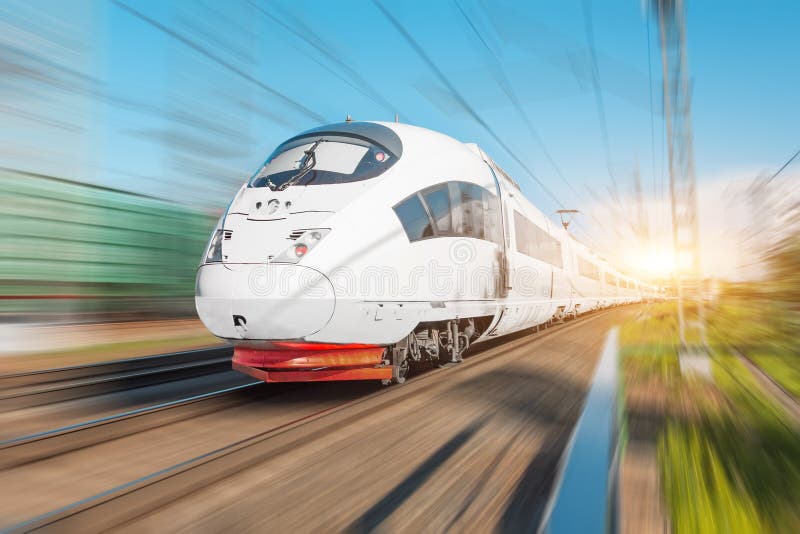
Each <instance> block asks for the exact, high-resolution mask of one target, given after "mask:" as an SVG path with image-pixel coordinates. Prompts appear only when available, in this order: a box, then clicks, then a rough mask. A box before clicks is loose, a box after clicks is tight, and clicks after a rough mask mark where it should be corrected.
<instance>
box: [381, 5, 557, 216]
mask: <svg viewBox="0 0 800 534" xmlns="http://www.w3.org/2000/svg"><path fill="white" fill-rule="evenodd" d="M373 3H374V4H375V6H376V7H377V8H378V10H379V11H380V12H381V13H383V15H384V16H385V17H386V18H387V19H388V20H389V22H390V23H391V24H392V26H394V28H395V29H396V30H397V31H398V33H400V35H401V36H402V37H403V38H404V39H405V40H406V42H407V43H408V45H409V46H410V47H411V48H412V49H413V50H414V52H415V53H416V54H417V55H418V56H419V57H420V59H422V61H423V62H424V63H425V64H426V65H427V66H428V68H429V69H430V70H431V71H432V72H433V73H434V74H435V75H436V77H437V78H438V79H439V81H440V82H441V83H442V84H443V85H444V86H445V88H447V90H448V91H449V92H450V93H451V95H452V96H453V97H454V98H455V99H456V101H457V102H458V103H459V105H461V107H462V108H463V109H464V111H466V112H467V113H468V114H469V116H470V117H472V119H473V120H474V121H475V122H477V123H478V124H479V125H481V126H482V127H483V129H484V130H486V132H487V133H488V134H489V135H490V136H491V137H492V139H494V140H495V142H497V144H498V145H500V147H502V148H503V150H504V151H505V152H506V153H508V155H509V156H511V158H512V159H513V160H514V161H516V162H517V164H519V166H520V167H522V168H523V169H524V170H525V172H527V174H528V176H529V177H530V178H531V179H533V180H534V181H535V182H536V183H537V184H538V185H539V187H540V188H541V189H542V190H543V191H544V192H545V193H546V194H547V196H548V197H550V198H551V199H552V200H553V201H554V202H555V204H556V205H557V206H558V207H559V208H563V207H564V205H563V203H562V202H561V201H560V200H559V199H558V197H556V195H555V194H554V193H553V192H552V191H551V190H550V189H549V188H548V187H547V186H546V185H545V184H544V182H542V180H541V179H540V178H539V177H538V176H537V175H536V174H535V173H534V172H533V171H532V170H531V169H530V167H528V165H527V164H526V163H525V162H524V161H522V160H521V159H520V158H519V156H517V155H516V153H515V152H514V151H513V150H511V148H510V147H509V146H508V145H507V144H506V143H505V141H503V139H502V138H501V137H500V136H499V135H497V134H496V133H495V131H494V130H493V129H492V127H491V126H489V124H488V123H487V122H486V121H485V120H484V119H483V118H482V117H481V116H480V115H479V114H478V113H477V112H476V111H475V109H474V108H473V107H472V106H471V105H470V104H469V102H467V100H466V99H465V98H464V96H463V95H462V94H461V92H460V91H459V90H458V89H456V87H455V86H453V84H452V83H451V82H450V80H448V79H447V76H445V75H444V73H442V71H441V70H440V69H439V68H438V67H437V66H436V63H434V62H433V60H432V59H431V58H430V56H428V54H427V53H425V51H424V50H423V49H422V47H421V46H420V45H419V43H417V41H416V40H415V39H414V37H413V36H412V35H411V34H410V33H409V32H408V30H407V29H406V28H405V26H403V25H402V24H401V23H400V21H399V20H397V18H396V17H395V16H394V15H392V14H391V12H389V10H388V9H386V7H385V6H384V5H383V4H382V3H381V2H380V1H379V0H373Z"/></svg>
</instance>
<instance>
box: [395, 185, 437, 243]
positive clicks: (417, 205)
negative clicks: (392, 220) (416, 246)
mask: <svg viewBox="0 0 800 534" xmlns="http://www.w3.org/2000/svg"><path fill="white" fill-rule="evenodd" d="M394 211H395V213H396V214H397V218H398V219H400V223H401V224H402V225H403V230H405V231H406V235H407V236H408V240H409V241H417V240H419V239H422V238H424V237H431V236H432V235H433V227H432V225H431V220H430V218H429V217H428V212H427V211H425V207H424V206H423V205H422V202H421V201H420V199H419V196H418V195H414V196H413V197H410V198H408V199H407V200H405V201H403V202H401V203H400V204H398V205H397V206H395V207H394Z"/></svg>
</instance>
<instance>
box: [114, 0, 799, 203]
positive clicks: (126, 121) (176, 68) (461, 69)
mask: <svg viewBox="0 0 800 534" xmlns="http://www.w3.org/2000/svg"><path fill="white" fill-rule="evenodd" d="M712 4H717V6H714V5H712ZM128 5H130V6H132V7H133V8H134V9H135V10H136V11H138V12H140V13H141V14H142V15H144V16H146V17H148V18H150V19H152V20H154V21H156V22H157V23H158V24H161V25H163V27H165V28H167V29H170V30H173V31H175V32H178V34H179V35H181V36H184V37H186V38H187V39H190V40H191V41H192V42H194V43H196V44H198V45H199V46H201V47H203V48H204V49H205V50H206V51H209V52H211V53H213V54H214V56H215V57H216V58H218V59H222V60H223V61H224V62H225V63H227V64H229V65H233V66H234V67H235V68H236V69H240V70H242V71H245V72H247V73H249V74H250V75H251V76H252V77H253V78H255V79H257V80H260V81H262V82H263V83H264V84H268V85H269V86H271V87H273V88H274V89H275V90H277V91H280V92H281V93H283V94H285V95H287V96H289V97H291V98H292V99H293V100H295V101H296V102H298V103H300V104H302V105H303V106H305V107H306V108H309V109H310V110H312V111H313V112H314V113H315V114H317V115H321V116H322V117H324V118H325V119H326V120H330V121H336V120H341V119H342V118H344V116H345V115H347V114H351V115H352V116H354V117H355V118H357V119H367V120H369V119H381V120H387V119H391V118H392V116H393V111H392V109H394V110H396V111H398V112H399V113H400V114H401V119H402V120H404V121H408V122H412V123H414V124H418V125H421V126H426V127H429V128H433V129H437V130H441V131H443V132H445V133H448V134H450V135H452V136H454V137H457V138H459V139H462V140H465V141H477V142H478V143H480V144H481V145H483V146H484V147H485V148H486V149H487V150H488V151H489V152H490V153H491V154H492V155H493V156H494V157H495V159H497V160H498V161H500V162H501V164H503V165H504V166H505V167H506V168H507V169H508V170H509V171H510V172H511V173H512V174H514V175H515V176H516V177H517V180H518V181H519V182H520V183H521V184H523V187H524V188H525V189H526V192H527V193H528V194H529V196H530V197H531V198H532V199H533V200H535V201H536V202H537V204H539V205H541V206H542V208H543V209H544V210H545V211H551V210H552V209H555V207H556V206H555V202H554V201H553V200H552V199H551V198H549V197H548V196H547V195H546V194H545V193H543V192H542V190H541V189H540V188H539V187H538V186H537V185H536V184H535V183H534V182H533V181H532V180H531V179H529V178H527V177H526V174H527V173H526V172H525V171H523V170H522V169H521V167H520V166H519V165H518V164H517V163H516V162H515V161H514V159H513V158H512V157H511V156H510V155H509V154H508V153H507V152H506V151H505V150H503V149H502V148H501V147H500V146H499V145H498V143H497V142H496V141H495V140H494V139H493V138H492V136H491V135H490V134H489V133H487V132H486V130H485V129H484V128H482V127H481V126H480V125H479V124H477V123H476V122H475V121H474V120H473V118H472V117H471V116H470V115H469V114H468V113H467V112H465V111H464V110H463V109H462V108H461V107H460V106H459V104H458V102H457V101H455V100H454V99H453V96H452V94H451V93H450V92H449V91H448V89H447V88H446V87H445V86H444V85H442V83H441V82H440V81H439V79H438V78H437V75H436V74H434V72H433V71H431V69H430V68H429V66H428V65H427V64H426V63H425V62H424V61H423V60H422V59H420V57H419V56H418V55H416V53H415V52H414V50H413V49H412V48H411V47H410V46H409V44H408V43H407V42H406V41H405V40H404V39H403V37H402V36H401V35H400V33H398V31H397V30H396V29H395V28H394V27H393V26H392V24H391V23H390V22H389V21H388V19H387V18H386V17H385V16H384V15H383V14H382V13H381V12H380V11H379V10H378V9H376V8H375V6H374V5H373V4H372V3H371V2H366V1H343V2H317V1H313V2H312V1H306V2H270V3H266V2H260V3H258V5H259V6H261V7H262V8H263V9H264V10H265V11H268V12H269V13H271V14H273V15H274V17H276V18H277V19H279V20H281V21H283V22H284V23H285V24H288V25H289V26H291V27H292V28H295V29H296V31H298V32H299V33H301V34H303V33H304V32H305V35H308V38H309V39H311V40H312V42H313V43H317V44H319V45H320V46H322V47H323V48H324V49H325V50H327V51H329V52H330V56H328V55H325V54H324V53H321V52H320V51H319V50H316V49H314V48H313V46H312V45H310V44H309V43H308V42H304V41H303V40H302V39H301V38H299V37H298V36H297V35H296V34H293V33H291V32H290V31H289V30H287V29H286V28H285V27H283V26H281V25H280V24H279V23H277V22H275V21H274V20H272V19H270V18H269V17H268V16H266V15H265V14H263V13H261V12H259V11H258V10H257V9H255V8H254V7H253V6H252V5H250V4H248V3H241V4H238V3H231V5H230V6H228V5H227V4H226V5H224V8H223V4H215V3H213V2H208V3H205V5H201V4H197V5H193V4H190V3H186V2H183V3H179V4H177V6H176V5H172V6H171V5H168V4H166V3H160V2H142V1H130V2H128ZM587 5H588V6H589V9H590V11H591V24H592V28H593V31H594V41H595V49H596V52H597V61H598V74H599V85H600V88H601V92H602V103H603V108H604V112H605V116H606V124H607V131H608V146H609V155H610V162H611V170H612V173H613V175H614V177H615V179H616V180H617V182H618V184H619V186H620V189H622V190H624V189H626V188H628V189H629V188H630V187H631V184H632V172H633V169H634V167H635V166H636V165H637V163H638V165H639V168H640V170H641V173H642V179H643V182H644V186H645V189H646V190H647V188H648V186H649V187H650V188H651V189H652V187H653V169H655V171H656V187H657V186H658V182H659V180H661V177H662V172H663V171H662V159H663V121H662V116H661V113H660V109H661V90H660V87H661V85H660V84H661V76H660V72H661V63H660V56H659V55H658V54H659V49H658V42H657V40H656V39H657V28H656V27H655V25H653V26H651V32H650V38H651V50H650V51H651V54H652V57H651V66H649V65H648V40H647V39H648V35H647V13H646V11H645V10H644V9H643V8H642V6H641V4H640V3H639V2H636V1H614V2H608V1H604V2H583V1H564V2H473V1H469V0H462V1H461V6H462V7H463V10H464V12H466V13H467V15H468V16H469V17H470V19H471V20H472V21H473V24H474V25H475V27H476V28H477V29H478V31H479V32H480V34H481V37H482V38H483V39H484V40H485V41H486V43H487V44H488V45H489V46H488V48H487V47H484V46H483V45H482V44H481V42H480V41H479V38H478V37H477V35H476V34H475V33H474V32H473V30H472V29H471V28H470V27H469V25H468V23H467V21H466V20H465V19H464V17H463V16H462V14H461V12H460V11H459V10H458V8H457V7H456V4H455V2H450V1H443V2H420V1H406V2H386V3H385V6H386V7H387V9H388V10H389V11H390V12H391V13H392V14H393V16H395V17H396V19H397V20H398V21H400V23H401V24H402V25H404V26H405V28H406V29H407V30H408V32H409V33H410V34H411V35H412V37H413V39H414V40H416V41H417V42H418V43H419V45H420V46H421V47H422V48H423V49H424V50H425V52H426V53H427V54H428V55H429V57H430V59H431V61H433V62H434V63H435V65H436V66H437V68H439V69H440V70H441V72H442V73H443V74H444V75H445V76H446V77H447V79H448V80H449V81H450V83H451V84H452V85H453V86H454V87H455V88H456V89H457V91H458V92H459V93H461V94H462V95H463V98H464V99H465V100H467V101H468V102H469V104H470V105H471V107H472V108H473V109H474V110H475V112H476V113H477V114H478V115H479V116H481V117H482V118H483V119H484V120H485V121H486V122H488V123H489V124H490V126H491V128H492V129H493V130H494V131H495V132H496V134H497V135H498V136H499V137H500V138H502V139H503V141H504V142H505V143H506V144H507V145H508V146H509V147H510V148H511V149H512V150H513V151H514V152H515V153H516V155H517V156H518V157H519V158H520V159H521V160H523V161H524V162H525V163H526V164H527V165H528V167H529V168H530V169H532V170H533V172H534V173H536V175H537V176H538V177H539V178H540V179H541V180H542V181H544V182H545V183H546V184H547V185H548V187H549V188H550V189H551V190H552V191H553V192H554V194H555V196H556V197H557V198H558V199H559V200H560V201H561V202H562V203H563V204H564V205H569V207H580V206H576V204H579V203H580V202H581V200H582V199H581V198H580V197H576V195H575V194H574V193H572V191H571V190H570V188H569V186H567V185H566V184H565V183H564V182H563V181H562V180H561V178H560V177H559V176H558V172H557V170H556V168H555V167H554V166H553V165H551V164H550V162H549V161H548V158H547V157H546V155H545V154H544V153H543V150H542V147H541V146H540V145H539V144H538V143H537V142H535V140H534V138H533V137H532V136H531V133H530V131H529V129H528V128H527V127H526V125H525V122H524V121H523V120H521V119H520V117H519V114H518V113H517V112H516V110H515V108H514V106H513V105H512V103H511V102H510V101H509V99H508V98H507V96H506V95H505V94H504V92H503V89H502V88H501V86H500V85H498V83H497V82H496V80H495V78H494V77H493V76H492V72H495V71H497V70H498V69H499V70H500V72H501V73H502V75H504V76H506V77H507V79H508V80H509V84H510V87H511V88H512V91H513V92H514V93H515V94H516V96H517V97H518V98H519V100H520V102H521V104H522V106H523V108H524V110H525V112H526V114H527V115H528V117H529V118H530V121H531V123H532V124H533V125H534V127H535V129H536V130H537V132H538V134H539V136H540V138H541V139H542V141H543V143H544V145H545V148H546V149H547V150H548V151H549V153H550V155H551V156H552V159H553V160H554V161H555V162H556V165H557V166H558V169H560V171H561V174H563V175H564V177H565V178H566V179H567V181H568V182H569V183H570V185H572V187H573V188H574V189H576V190H578V191H579V193H581V194H583V193H584V188H585V187H586V186H589V187H591V188H593V189H595V190H598V191H603V190H604V188H605V187H606V186H608V185H609V184H610V183H611V177H610V175H609V172H608V170H607V165H606V160H607V154H606V150H605V148H604V146H605V145H604V141H603V136H602V133H601V123H600V120H599V116H598V115H599V109H598V104H597V97H596V94H595V92H594V87H593V84H592V76H591V69H592V63H591V55H590V54H589V48H588V45H587V39H588V36H587V29H586V28H587V20H586V16H585V11H584V9H585V6H587ZM721 5H722V4H718V3H712V2H694V3H692V2H690V3H689V6H690V7H689V12H688V41H689V62H690V68H691V74H692V79H693V112H694V134H695V153H696V164H697V174H698V176H699V177H700V179H701V180H702V179H703V177H705V176H708V175H719V174H721V173H725V172H727V171H728V170H733V169H740V168H746V169H760V168H771V167H776V166H778V165H779V164H780V162H781V161H782V160H783V159H785V158H786V157H787V155H788V154H789V153H790V152H791V151H792V150H793V149H794V148H795V147H796V145H797V144H798V143H800V139H798V136H797V135H796V134H795V132H796V131H797V124H798V119H800V105H799V104H800V102H798V96H797V94H798V91H797V87H798V86H800V84H798V81H800V68H799V67H800V55H799V54H798V52H799V51H800V38H799V37H798V34H797V25H798V22H800V5H798V4H796V3H793V2H769V3H747V2H732V3H731V2H729V3H726V6H725V8H724V9H720V7H719V6H721ZM214 6H216V7H214ZM102 11H103V13H101V15H100V16H101V17H103V18H105V23H104V24H103V25H102V26H103V27H104V30H105V31H104V32H103V34H101V35H102V37H103V41H102V45H103V47H102V48H103V54H102V56H103V58H102V64H103V65H104V67H102V69H101V70H102V72H101V74H102V75H103V77H104V78H106V80H107V82H108V87H109V89H110V91H111V92H113V93H116V94H120V95H125V96H127V97H129V98H130V99H131V100H135V101H138V102H142V103H149V104H156V105H158V106H163V107H166V108H170V109H172V110H181V109H184V108H185V109H186V110H189V111H192V110H195V111H199V112H201V113H203V114H206V113H207V112H208V111H209V110H210V111H211V112H212V119H211V120H212V121H215V122H221V123H223V124H234V125H235V127H236V129H239V130H242V135H243V136H245V137H246V139H244V138H243V139H241V140H238V139H234V138H230V139H229V140H228V141H229V142H230V143H233V144H238V143H239V141H243V142H244V143H245V145H246V146H240V148H241V150H238V151H235V152H236V153H230V154H228V153H226V154H221V155H220V156H219V157H218V158H216V159H217V161H216V162H215V164H218V165H220V166H221V167H225V168H229V169H230V170H231V171H232V172H235V171H237V170H238V171H239V172H241V173H242V178H243V177H244V176H245V175H246V174H247V173H248V172H249V171H250V170H251V169H253V168H254V167H255V166H256V165H257V164H258V163H259V161H260V159H262V158H263V156H264V155H266V154H267V153H269V151H271V149H272V147H273V146H274V145H275V144H277V143H278V142H280V141H281V140H282V139H283V138H285V137H287V136H289V135H291V134H292V133H294V132H295V131H298V130H302V129H305V128H307V127H312V126H314V125H315V124H316V122H317V121H315V119H314V118H312V117H309V116H307V115H306V114H303V113H299V112H297V111H295V110H292V109H291V108H290V106H288V105H287V104H286V102H284V101H282V100H280V99H278V98H275V97H274V96H273V95H270V94H269V93H268V92H267V91H265V90H263V89H262V88H260V87H258V86H257V85H255V84H253V83H250V82H248V81H246V80H245V79H243V78H242V77H241V76H238V75H237V74H235V73H233V72H231V71H230V70H228V69H227V68H226V67H223V66H222V65H220V64H219V63H218V62H216V61H214V60H212V59H209V58H207V57H205V56H204V55H202V53H199V52H197V51H196V50H194V49H193V48H191V47H190V46H187V45H186V44H185V43H184V42H181V41H180V40H178V39H176V38H175V37H171V36H168V35H167V34H166V33H165V32H164V31H163V29H159V28H156V27H154V26H153V25H152V24H151V23H148V22H146V21H144V20H142V18H140V17H137V16H135V15H134V14H132V13H130V12H129V11H126V10H124V9H122V8H120V7H119V6H118V5H115V4H109V5H107V6H106V7H105V9H103V10H102ZM237 27H238V28H239V31H236V28H237ZM98 39H100V35H98ZM98 44H100V43H98ZM331 57H333V58H335V59H336V60H338V61H339V63H334V61H332V60H331ZM496 60H497V61H498V62H497V63H495V61H496ZM343 65H344V67H343ZM650 68H652V83H653V98H654V101H653V105H654V114H651V112H650V94H649V91H650ZM346 69H350V70H349V71H348V70H346ZM331 70H332V71H335V72H338V73H339V75H340V76H338V77H337V76H336V75H335V74H332V72H331ZM352 73H356V75H358V76H359V77H360V78H361V80H359V81H354V80H353V76H351V74H352ZM343 79H344V80H343ZM345 80H346V81H345ZM361 81H366V82H367V84H368V85H369V86H370V88H369V89H366V90H364V88H363V87H360V83H361ZM353 86H359V87H360V88H361V90H357V89H356V88H354V87H353ZM215 89H217V91H215ZM230 92H239V94H240V96H241V97H242V98H245V99H247V100H248V101H249V102H250V104H252V105H253V106H258V107H259V108H263V110H264V111H266V112H267V113H272V114H274V115H275V116H276V118H277V119H278V120H275V119H274V118H270V117H269V116H268V115H265V114H256V113H255V112H254V111H253V110H252V109H251V110H246V109H242V107H241V106H237V105H234V104H232V103H231V102H226V97H225V94H220V93H230ZM365 92H366V93H368V94H369V93H372V94H377V95H380V97H382V99H381V102H383V103H384V105H381V103H378V102H375V101H374V99H372V98H370V97H368V96H366V95H365V94H364V93H365ZM386 104H389V105H390V106H391V109H390V107H389V106H387V105H386ZM109 107H110V108H111V109H110V111H109V112H107V113H106V114H105V119H106V121H105V123H104V124H103V125H102V127H103V129H104V137H105V138H106V139H107V144H106V149H107V151H106V156H107V157H108V158H109V159H110V160H113V161H114V162H116V164H118V165H119V164H123V163H124V167H126V168H128V169H129V170H131V171H133V174H143V175H146V176H151V175H152V176H154V177H156V178H158V177H159V176H164V175H165V174H167V173H168V172H173V173H174V172H175V171H176V170H179V167H180V166H178V168H177V169H176V168H168V167H169V166H170V165H169V164H168V163H167V162H165V161H164V160H165V159H168V158H169V155H168V154H166V153H165V152H166V151H168V149H165V148H164V147H163V146H162V145H163V144H159V143H158V142H157V141H154V139H155V140H157V139H159V137H157V136H156V137H150V138H148V137H147V136H146V135H145V133H144V132H148V131H149V132H150V133H151V134H152V133H153V131H154V130H158V129H160V128H168V127H169V124H168V123H169V122H171V121H164V120H161V119H160V118H159V117H158V116H157V115H153V114H147V113H141V112H140V111H138V110H137V109H136V108H134V109H121V108H120V107H119V106H116V105H114V104H111V105H110V106H109ZM651 119H652V121H653V123H652V125H653V128H654V131H655V152H653V150H652V145H651ZM191 129H192V130H194V134H196V135H198V136H202V137H214V136H215V135H217V134H219V132H215V131H212V132H200V131H199V129H200V128H199V125H197V127H196V128H194V127H193V128H191ZM244 130H246V132H245V131H244ZM793 134H794V135H793ZM212 159H213V158H212ZM654 163H655V165H654ZM178 174H180V173H178ZM176 178H177V179H179V180H183V179H187V177H179V176H176ZM130 180H131V182H132V183H128V184H126V185H127V186H128V187H131V188H140V187H145V188H147V187H148V186H147V185H146V184H144V183H137V180H136V179H135V177H131V178H130ZM165 194H170V193H169V192H168V191H165ZM584 196H585V195H584ZM220 202H221V203H222V200H220Z"/></svg>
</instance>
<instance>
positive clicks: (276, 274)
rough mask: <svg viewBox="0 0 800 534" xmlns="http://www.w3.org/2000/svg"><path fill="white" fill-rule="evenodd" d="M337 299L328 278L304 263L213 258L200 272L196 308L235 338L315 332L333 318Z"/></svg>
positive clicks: (219, 332)
mask: <svg viewBox="0 0 800 534" xmlns="http://www.w3.org/2000/svg"><path fill="white" fill-rule="evenodd" d="M335 300H336V297H335V294H334V289H333V285H332V284H331V282H330V281H329V280H328V278H326V277H325V276H324V275H323V274H321V273H320V272H318V271H316V270H314V269H311V268H309V267H303V266H300V265H292V264H230V263H212V264H206V265H203V266H201V267H200V269H199V270H198V273H197V291H196V296H195V305H196V306H197V314H198V315H199V316H200V319H201V320H202V321H203V323H204V324H205V325H206V328H208V329H209V330H210V331H211V333H213V334H214V335H215V336H218V337H222V338H226V339H231V340H237V339H238V340H282V339H300V338H303V337H305V336H308V335H311V334H313V333H315V332H317V331H319V330H321V329H322V328H323V327H324V326H325V325H326V324H327V323H328V321H329V320H330V319H331V316H332V315H333V310H334V306H335Z"/></svg>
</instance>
